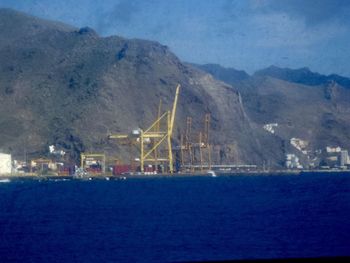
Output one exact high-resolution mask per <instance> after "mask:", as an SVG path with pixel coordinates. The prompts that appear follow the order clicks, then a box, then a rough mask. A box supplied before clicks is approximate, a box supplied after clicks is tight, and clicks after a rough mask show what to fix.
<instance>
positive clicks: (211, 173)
mask: <svg viewBox="0 0 350 263" xmlns="http://www.w3.org/2000/svg"><path fill="white" fill-rule="evenodd" d="M207 173H208V174H209V175H211V177H216V173H215V172H214V171H213V170H208V172H207Z"/></svg>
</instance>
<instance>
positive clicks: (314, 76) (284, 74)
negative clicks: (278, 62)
mask: <svg viewBox="0 0 350 263" xmlns="http://www.w3.org/2000/svg"><path fill="white" fill-rule="evenodd" d="M254 76H269V77H272V78H276V79H281V80H285V81H289V82H293V83H299V84H304V85H310V86H319V85H328V84H329V83H331V82H336V83H338V84H339V85H341V86H343V87H346V88H350V79H348V78H345V77H342V76H339V75H336V74H331V75H322V74H320V73H317V72H313V71H311V70H310V69H309V68H308V67H303V68H299V69H290V68H280V67H277V66H274V65H271V66H269V67H267V68H265V69H262V70H259V71H257V72H255V73H254Z"/></svg>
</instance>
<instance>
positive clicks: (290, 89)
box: [201, 66, 350, 156]
mask: <svg viewBox="0 0 350 263" xmlns="http://www.w3.org/2000/svg"><path fill="white" fill-rule="evenodd" d="M201 69H203V67H201ZM225 72H226V71H225ZM213 76H214V77H216V78H218V79H220V76H221V74H219V73H217V74H214V75H213ZM222 80H224V79H222ZM225 80H226V81H227V80H228V78H225ZM228 83H229V84H231V85H232V86H233V87H234V88H235V89H237V90H238V91H239V92H240V94H241V96H242V102H243V107H244V109H245V112H246V113H247V115H248V117H249V118H250V120H251V121H252V122H254V123H256V124H257V125H258V126H260V127H262V126H263V125H265V124H269V123H277V124H278V127H276V128H275V133H274V134H273V135H271V136H273V137H277V138H279V139H280V140H281V141H283V142H284V143H283V145H285V146H286V145H289V146H290V139H291V138H300V139H302V140H305V141H307V142H308V143H309V145H308V150H310V151H316V150H319V149H324V148H325V147H326V146H333V147H334V146H341V147H343V148H345V149H350V134H349V131H350V115H349V108H350V89H349V87H350V86H349V83H350V79H348V78H345V77H341V76H338V75H334V74H333V75H329V76H325V75H321V74H319V73H314V72H311V71H310V70H309V69H307V68H303V69H297V70H292V69H281V68H277V67H274V66H272V67H269V68H267V69H264V70H261V71H258V72H256V73H255V74H254V75H253V76H251V77H250V78H248V79H245V80H244V81H241V82H237V81H231V82H228ZM292 150H293V147H292V148H291V147H289V149H285V151H292ZM299 154H300V152H299ZM302 155H303V154H301V156H302Z"/></svg>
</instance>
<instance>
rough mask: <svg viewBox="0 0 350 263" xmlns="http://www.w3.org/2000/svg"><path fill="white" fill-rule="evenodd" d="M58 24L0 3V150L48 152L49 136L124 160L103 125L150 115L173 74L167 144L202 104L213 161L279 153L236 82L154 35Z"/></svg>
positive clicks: (197, 123)
mask: <svg viewBox="0 0 350 263" xmlns="http://www.w3.org/2000/svg"><path fill="white" fill-rule="evenodd" d="M4 13H6V15H2V14H4ZM9 13H10V14H9ZM11 14H12V15H11ZM9 25H11V30H13V32H16V35H14V34H12V33H11V32H10V31H11V30H9ZM61 27H62V25H61V24H59V25H58V26H57V25H56V23H55V22H48V21H46V20H42V19H38V18H35V17H31V16H27V15H25V16H24V17H22V14H21V13H18V12H12V11H8V10H7V11H3V10H1V11H0V43H1V44H0V59H1V61H2V63H1V65H0V102H1V103H0V134H1V135H2V136H1V138H0V148H1V149H2V151H6V152H10V153H13V155H14V156H15V157H16V158H17V157H23V154H24V153H26V155H28V156H29V157H31V158H33V157H38V156H46V155H47V151H48V146H49V145H56V146H57V147H60V148H62V149H63V150H65V151H66V152H67V153H68V154H69V155H70V156H71V158H73V159H74V160H78V159H79V153H80V152H86V151H87V152H94V151H95V152H96V151H97V152H101V151H102V152H106V153H108V154H109V155H111V156H118V158H120V159H124V160H125V159H127V158H126V156H127V152H126V150H125V148H123V147H122V146H120V145H117V144H116V143H115V142H111V141H108V139H107V136H108V134H109V133H120V132H121V133H127V132H130V131H131V130H132V129H135V128H137V127H143V128H144V127H147V126H148V125H150V124H151V123H152V122H153V121H154V119H155V116H156V113H157V109H158V103H159V99H160V98H161V99H162V101H163V107H164V109H167V108H170V107H171V105H172V100H173V96H174V92H175V87H176V85H177V84H178V83H179V84H181V92H180V98H179V105H178V112H177V115H176V128H175V134H174V143H175V144H178V143H179V140H180V133H181V132H183V131H184V128H185V126H186V117H187V116H191V117H192V118H193V130H194V131H196V132H199V130H200V129H203V125H204V123H203V122H204V115H205V113H210V114H211V117H212V121H211V136H212V137H211V142H212V144H213V148H214V152H213V160H214V161H215V162H217V163H224V162H226V163H227V162H235V163H256V164H261V163H263V162H266V160H267V159H271V162H272V163H275V164H276V165H279V164H280V163H281V162H282V159H283V155H282V154H280V150H279V149H278V148H277V147H275V146H274V145H272V146H269V147H268V148H271V150H270V153H265V152H264V150H263V149H264V147H263V141H264V140H265V135H264V134H262V135H259V134H260V131H259V130H257V129H255V124H254V123H252V122H251V121H250V120H249V118H247V115H246V113H245V110H244V109H243V107H242V103H241V98H240V95H239V93H238V92H237V90H236V89H235V88H234V87H231V86H230V85H228V84H225V83H223V82H220V81H217V80H215V79H213V78H212V77H211V75H209V74H207V73H204V72H203V71H200V70H197V69H196V68H194V67H192V66H190V65H187V64H185V63H182V62H181V61H180V60H179V59H178V58H177V57H176V56H175V55H174V54H173V53H172V52H171V51H170V50H169V48H168V47H166V46H164V45H161V44H159V43H157V42H153V41H146V40H138V39H125V38H122V37H119V36H111V37H99V36H98V35H97V34H96V32H94V30H93V29H89V28H81V29H78V28H75V27H69V26H68V27H66V26H63V28H62V29H61ZM29 29H30V30H29ZM260 138H261V141H260ZM193 140H197V135H193ZM133 151H134V154H135V152H136V149H133ZM127 160H129V159H127Z"/></svg>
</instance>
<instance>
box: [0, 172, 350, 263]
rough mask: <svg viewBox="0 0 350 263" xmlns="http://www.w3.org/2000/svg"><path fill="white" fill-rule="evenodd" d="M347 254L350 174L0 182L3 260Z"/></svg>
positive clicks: (166, 259)
mask: <svg viewBox="0 0 350 263" xmlns="http://www.w3.org/2000/svg"><path fill="white" fill-rule="evenodd" d="M322 256H350V175H349V174H341V173H339V174H326V175H325V174H310V175H300V176H295V175H294V176H293V175H292V176H218V177H215V178H214V177H209V176H208V177H204V176H200V177H199V176H198V177H195V176H194V177H186V178H184V177H175V178H169V177H166V178H147V179H136V178H133V179H129V178H128V179H126V180H111V181H104V180H93V181H77V180H70V181H41V182H39V181H34V180H33V181H31V180H24V181H21V180H20V181H11V182H6V181H4V182H2V183H0V262H140V261H141V262H142V261H153V262H169V261H201V260H234V259H257V258H259V259H262V258H290V257H293V258H295V257H322Z"/></svg>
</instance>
